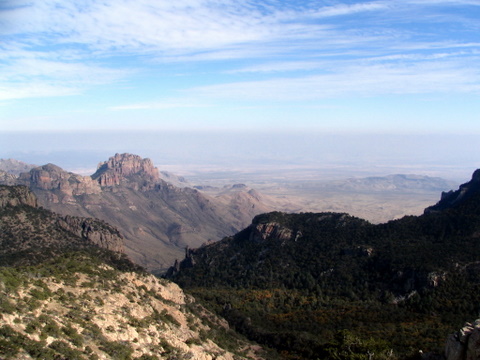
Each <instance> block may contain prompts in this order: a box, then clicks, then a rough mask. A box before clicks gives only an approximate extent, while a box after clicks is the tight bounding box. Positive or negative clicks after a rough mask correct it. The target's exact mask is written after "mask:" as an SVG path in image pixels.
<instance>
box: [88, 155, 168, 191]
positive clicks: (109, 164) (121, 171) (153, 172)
mask: <svg viewBox="0 0 480 360" xmlns="http://www.w3.org/2000/svg"><path fill="white" fill-rule="evenodd" d="M92 179H94V180H96V181H97V182H98V183H99V184H100V186H102V187H103V186H116V185H121V184H125V183H130V184H132V183H133V184H137V185H138V186H139V187H140V188H142V187H144V186H145V185H147V184H154V183H156V182H158V181H159V179H160V174H159V171H158V169H157V168H156V167H154V166H153V163H152V161H151V160H150V159H147V158H146V159H142V158H141V157H140V156H138V155H132V154H126V153H125V154H115V156H113V157H111V158H109V159H108V160H107V161H104V162H101V163H100V164H98V167H97V171H96V172H95V174H93V175H92ZM141 180H143V184H141V183H140V182H139V181H141ZM135 187H136V186H135Z"/></svg>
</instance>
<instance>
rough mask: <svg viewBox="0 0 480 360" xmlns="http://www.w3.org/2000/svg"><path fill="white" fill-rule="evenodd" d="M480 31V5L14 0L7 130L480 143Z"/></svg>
mask: <svg viewBox="0 0 480 360" xmlns="http://www.w3.org/2000/svg"><path fill="white" fill-rule="evenodd" d="M479 20H480V1H479V0H401V1H396V0H391V1H334V0H325V1H307V0H305V1H302V0H298V1H275V0H266V1H253V0H243V1H234V0H176V1H163V0H155V1H154V0H83V1H71V0H61V1H60V0H30V1H27V0H3V1H2V2H0V31H1V42H0V130H2V131H78V130H89V131H92V130H109V129H116V130H127V131H130V130H146V131H161V130H189V131H190V130H207V131H209V130H245V131H249V130H257V131H263V130H271V129H275V130H284V131H287V132H288V131H305V130H306V131H309V132H311V131H319V132H323V133H325V132H354V133H355V132H358V133H362V132H363V133H370V132H387V133H423V134H425V133H427V134H428V133H456V134H462V133H468V134H474V133H480V101H479V100H480V98H479V95H480V21H479Z"/></svg>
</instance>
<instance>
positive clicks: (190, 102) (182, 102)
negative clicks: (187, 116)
mask: <svg viewBox="0 0 480 360" xmlns="http://www.w3.org/2000/svg"><path fill="white" fill-rule="evenodd" d="M210 106H211V105H209V104H207V103H205V102H199V101H198V100H197V99H163V100H158V101H153V102H152V101H151V102H144V103H134V104H126V105H118V106H112V107H110V108H109V110H112V111H123V110H166V109H176V108H200V107H202V108H204V107H210Z"/></svg>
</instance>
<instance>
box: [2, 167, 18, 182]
mask: <svg viewBox="0 0 480 360" xmlns="http://www.w3.org/2000/svg"><path fill="white" fill-rule="evenodd" d="M16 183H17V177H16V176H15V175H12V174H10V173H8V172H6V171H3V170H0V184H2V185H15V184H16Z"/></svg>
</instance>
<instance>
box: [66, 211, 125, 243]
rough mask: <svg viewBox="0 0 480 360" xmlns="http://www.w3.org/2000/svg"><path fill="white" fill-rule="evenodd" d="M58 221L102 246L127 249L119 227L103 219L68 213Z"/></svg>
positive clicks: (69, 229) (67, 228)
mask: <svg viewBox="0 0 480 360" xmlns="http://www.w3.org/2000/svg"><path fill="white" fill-rule="evenodd" d="M57 223H58V225H59V226H60V227H61V228H63V229H65V230H68V231H70V232H72V233H73V234H76V235H78V236H79V237H81V238H83V239H85V240H88V241H90V242H92V243H94V244H96V245H98V246H100V247H102V248H105V249H108V250H112V251H115V252H124V251H125V247H124V243H123V237H122V235H121V234H120V233H119V232H118V230H117V229H115V228H113V227H112V226H110V225H109V224H107V223H105V222H103V221H101V220H98V219H89V218H79V217H75V216H68V215H67V216H65V217H62V218H59V219H58V222H57Z"/></svg>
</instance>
